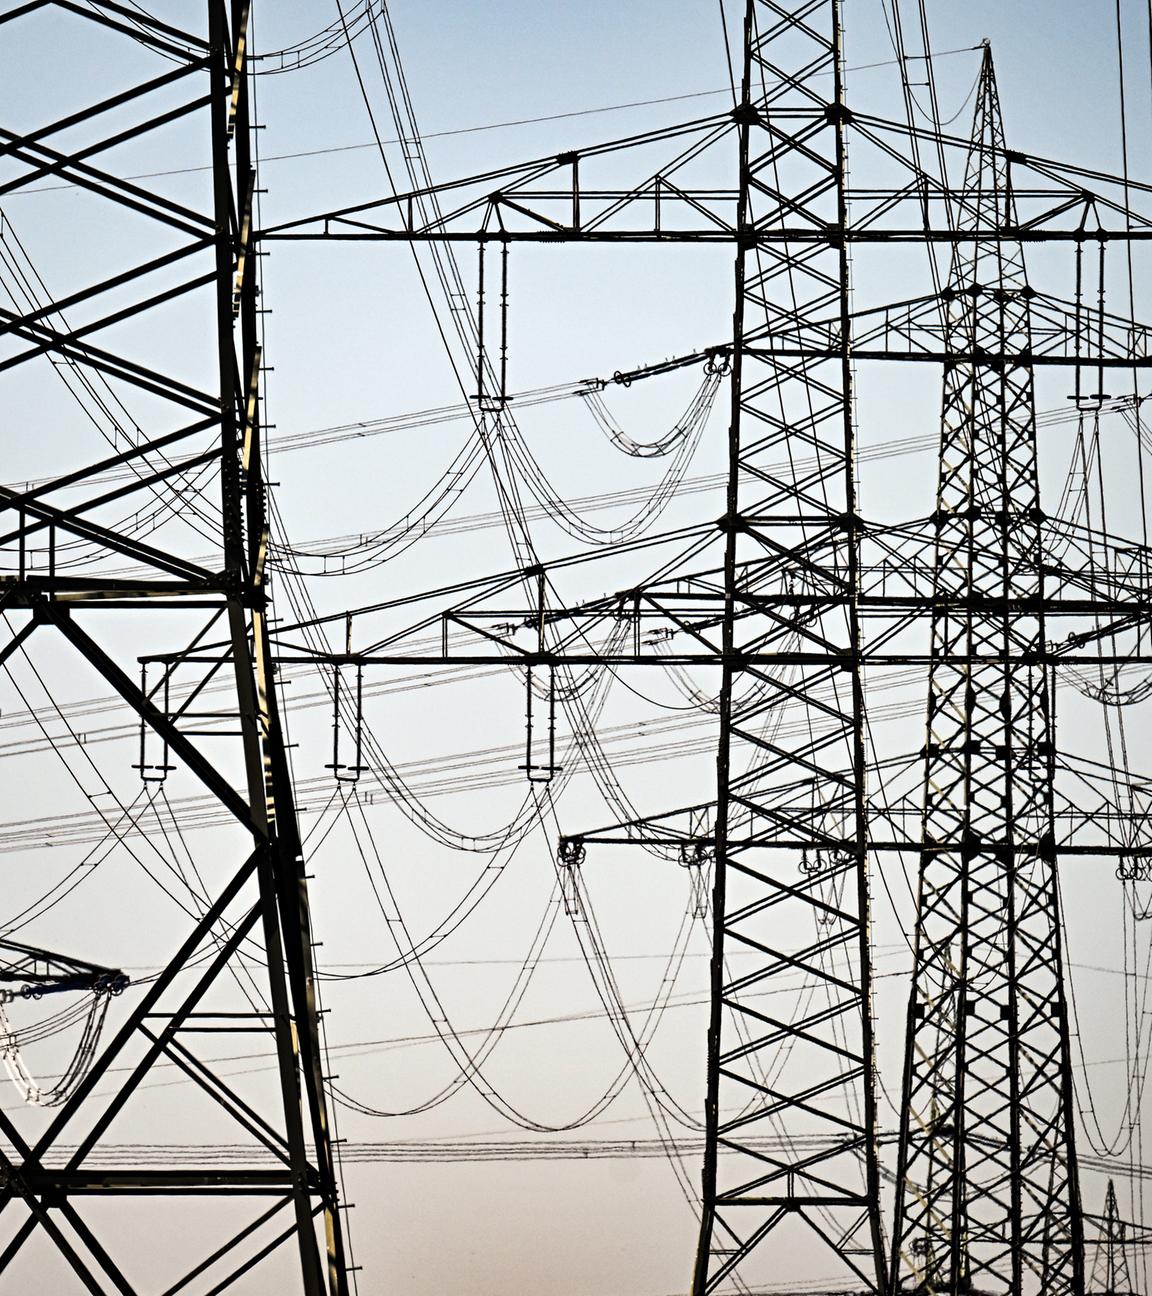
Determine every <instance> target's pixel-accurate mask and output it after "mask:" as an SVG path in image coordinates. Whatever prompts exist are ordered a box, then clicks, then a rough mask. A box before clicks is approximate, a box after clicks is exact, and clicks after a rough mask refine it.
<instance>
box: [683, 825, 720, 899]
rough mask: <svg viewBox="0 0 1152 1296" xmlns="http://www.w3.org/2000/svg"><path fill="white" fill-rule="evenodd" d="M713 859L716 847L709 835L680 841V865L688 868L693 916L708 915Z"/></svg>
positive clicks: (714, 859)
mask: <svg viewBox="0 0 1152 1296" xmlns="http://www.w3.org/2000/svg"><path fill="white" fill-rule="evenodd" d="M715 861H716V848H715V844H714V842H713V841H712V839H711V838H710V837H707V838H698V839H697V840H696V841H686V842H681V843H680V867H681V868H684V869H687V870H688V883H689V886H690V887H691V889H692V916H693V917H694V918H707V917H708V900H709V896H710V893H711V889H712V888H711V869H712V865H713V864H714V863H715Z"/></svg>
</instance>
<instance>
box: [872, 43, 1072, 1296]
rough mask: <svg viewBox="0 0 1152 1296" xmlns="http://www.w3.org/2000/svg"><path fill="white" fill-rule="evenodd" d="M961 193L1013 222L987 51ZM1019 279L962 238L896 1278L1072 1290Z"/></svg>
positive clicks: (948, 375) (976, 218)
mask: <svg viewBox="0 0 1152 1296" xmlns="http://www.w3.org/2000/svg"><path fill="white" fill-rule="evenodd" d="M958 205H959V212H960V214H959V219H958V222H957V224H958V228H959V229H960V230H962V231H969V232H971V231H975V230H981V229H999V230H1010V229H1012V228H1014V227H1015V226H1016V225H1017V223H1018V222H1017V215H1016V211H1015V206H1014V203H1013V199H1012V191H1011V186H1010V184H1009V175H1008V163H1007V154H1006V149H1005V144H1004V132H1003V126H1002V123H1001V119H1000V101H999V97H998V94H997V90H996V78H995V73H994V71H993V65H992V54H991V50H990V49H985V52H984V62H983V67H982V69H981V73H980V80H979V85H978V88H977V92H976V117H975V127H974V134H973V140H972V146H971V151H970V153H969V156H968V162H967V167H966V174H965V177H964V183H963V189H962V191H961V193H960V194H959V204H958ZM1033 295H1034V294H1033V292H1032V289H1031V288H1030V287H1029V285H1028V278H1027V274H1026V271H1025V265H1024V253H1023V249H1022V247H1021V245H1020V244H1019V242H1017V241H1015V240H1013V239H1011V238H1006V239H1001V240H998V241H997V242H995V243H979V242H977V243H960V244H957V246H956V251H955V253H954V256H953V260H952V272H951V276H950V279H949V282H948V286H947V290H946V292H945V294H944V296H945V308H944V309H945V317H944V324H943V333H944V343H945V347H946V349H947V350H948V351H950V352H952V353H954V354H955V355H956V356H957V357H965V358H964V359H959V358H958V359H956V360H946V361H945V363H944V408H943V420H942V431H941V438H940V483H939V490H938V493H937V500H936V514H935V518H934V525H935V529H936V538H935V556H934V563H933V571H932V611H931V625H932V652H931V662H930V666H929V695H928V737H927V745H926V747H925V772H924V840H923V847H922V853H921V863H920V882H919V896H918V900H917V914H916V936H915V972H914V977H913V985H912V991H911V1000H910V1005H909V1013H908V1042H907V1049H906V1071H905V1077H904V1093H903V1102H902V1104H901V1115H902V1124H901V1130H900V1168H899V1172H898V1173H899V1196H898V1201H897V1213H896V1228H895V1236H894V1274H893V1289H894V1290H901V1289H909V1290H913V1291H934V1292H962V1291H969V1290H972V1289H973V1288H976V1289H979V1290H988V1291H1006V1292H1013V1293H1022V1292H1024V1291H1026V1290H1030V1289H1031V1287H1030V1284H1032V1283H1037V1284H1038V1285H1039V1290H1040V1291H1043V1292H1045V1293H1057V1292H1065V1291H1081V1290H1083V1282H1084V1277H1083V1230H1082V1224H1081V1220H1080V1199H1079V1188H1078V1184H1077V1175H1076V1156H1075V1148H1074V1138H1073V1117H1072V1113H1073V1112H1074V1110H1075V1108H1074V1105H1073V1102H1072V1070H1071V1058H1070V1056H1069V1037H1068V1011H1067V1007H1066V1004H1065V1002H1064V980H1063V967H1062V954H1061V940H1062V937H1061V927H1060V920H1059V895H1058V890H1057V879H1056V825H1055V821H1054V814H1055V803H1054V795H1055V794H1054V785H1055V745H1054V744H1055V734H1054V731H1053V723H1052V715H1051V698H1050V690H1049V672H1048V670H1047V669H1046V667H1045V666H1044V664H1043V661H1042V656H1043V651H1044V647H1045V642H1046V629H1045V627H1046V618H1045V611H1044V600H1045V575H1044V560H1043V554H1044V550H1045V543H1044V539H1043V537H1042V535H1041V521H1042V518H1043V514H1042V512H1041V507H1040V489H1039V481H1038V477H1037V467H1036V407H1035V397H1034V391H1033V374H1032V368H1031V366H1030V365H1029V364H1027V363H1026V362H1021V361H1013V360H1011V359H1008V358H1007V357H1011V356H1013V355H1017V356H1018V355H1021V354H1024V353H1027V352H1028V351H1029V350H1030V349H1031V338H1032V320H1031V311H1030V302H1031V299H1032V297H1033ZM973 356H988V357H989V360H987V361H982V360H971V359H968V358H967V357H973Z"/></svg>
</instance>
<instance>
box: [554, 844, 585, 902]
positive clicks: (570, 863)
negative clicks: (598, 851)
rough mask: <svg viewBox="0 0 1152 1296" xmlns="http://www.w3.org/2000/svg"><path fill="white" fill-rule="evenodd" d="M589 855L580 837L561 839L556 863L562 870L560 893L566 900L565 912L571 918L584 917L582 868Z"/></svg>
mask: <svg viewBox="0 0 1152 1296" xmlns="http://www.w3.org/2000/svg"><path fill="white" fill-rule="evenodd" d="M587 854H588V852H587V849H586V847H585V845H584V843H583V841H581V840H580V838H579V837H561V838H560V846H559V849H558V851H557V853H556V863H557V864H558V865H559V868H560V893H561V895H562V897H563V899H564V912H565V914H567V916H568V917H569V918H583V917H584V906H583V905H582V904H581V902H580V867H581V865H582V864H583V863H584V860H585V858H586V857H587Z"/></svg>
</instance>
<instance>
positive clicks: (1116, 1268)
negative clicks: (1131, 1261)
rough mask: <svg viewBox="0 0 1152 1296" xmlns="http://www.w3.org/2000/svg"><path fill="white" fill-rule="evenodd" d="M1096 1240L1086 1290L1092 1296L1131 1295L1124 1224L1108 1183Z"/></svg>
mask: <svg viewBox="0 0 1152 1296" xmlns="http://www.w3.org/2000/svg"><path fill="white" fill-rule="evenodd" d="M1098 1223H1099V1224H1100V1237H1099V1239H1098V1240H1097V1242H1096V1255H1095V1257H1094V1259H1093V1262H1092V1275H1091V1278H1090V1280H1089V1283H1088V1291H1089V1292H1091V1293H1092V1296H1132V1275H1131V1272H1130V1269H1129V1265H1128V1246H1129V1238H1128V1225H1127V1224H1126V1223H1125V1221H1124V1220H1123V1219H1122V1218H1121V1215H1120V1207H1119V1206H1118V1205H1117V1203H1116V1187H1115V1185H1114V1184H1113V1182H1112V1180H1111V1179H1109V1180H1108V1192H1107V1194H1106V1196H1105V1198H1104V1216H1103V1218H1102V1219H1100V1220H1099V1221H1098Z"/></svg>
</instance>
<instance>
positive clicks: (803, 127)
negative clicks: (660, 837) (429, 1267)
mask: <svg viewBox="0 0 1152 1296" xmlns="http://www.w3.org/2000/svg"><path fill="white" fill-rule="evenodd" d="M745 22H746V25H745V37H744V42H743V48H744V67H743V79H742V92H741V102H740V106H739V109H738V113H737V120H738V123H739V148H740V174H739V188H738V194H739V197H738V205H737V213H736V237H737V247H736V284H735V296H736V310H735V317H734V324H733V334H734V336H733V344H732V414H731V422H730V425H729V465H730V469H729V479H728V503H727V513H726V516H725V518H724V526H725V529H726V532H727V538H726V546H725V557H724V591H725V593H724V602H723V623H722V643H721V646H720V652H721V659H722V663H723V664H722V676H721V678H722V684H721V690H720V734H719V752H718V763H717V801H716V811H715V824H714V849H715V861H716V880H715V887H714V894H713V921H714V930H713V962H712V1016H711V1022H710V1026H709V1032H708V1084H707V1097H706V1101H705V1115H706V1120H707V1136H708V1139H707V1147H708V1151H707V1153H706V1157H705V1164H704V1176H703V1216H702V1223H701V1233H700V1241H699V1247H698V1252H697V1260H696V1272H695V1278H694V1283H693V1290H694V1291H695V1292H697V1293H699V1294H703V1293H705V1292H709V1291H712V1290H714V1289H715V1288H717V1287H718V1286H720V1285H721V1284H722V1283H725V1282H726V1281H727V1280H729V1279H730V1277H731V1276H732V1275H734V1274H739V1273H740V1271H741V1269H742V1267H744V1266H746V1263H747V1260H748V1257H749V1256H750V1255H751V1253H752V1252H753V1251H754V1250H756V1249H757V1248H759V1247H761V1245H762V1244H765V1243H766V1241H770V1240H771V1241H773V1242H774V1245H773V1246H772V1247H771V1248H770V1249H772V1250H778V1249H779V1247H780V1246H804V1245H814V1246H817V1247H820V1246H823V1247H827V1248H829V1249H830V1250H831V1251H832V1252H833V1253H834V1254H835V1255H836V1256H837V1257H838V1259H839V1260H840V1261H841V1262H842V1263H843V1264H844V1265H845V1266H846V1269H845V1272H851V1273H853V1274H854V1275H855V1280H856V1281H858V1282H861V1283H863V1284H865V1285H866V1286H867V1287H868V1288H869V1289H872V1288H873V1287H875V1288H877V1289H879V1288H880V1287H881V1286H882V1282H883V1279H882V1277H881V1273H880V1268H881V1266H880V1265H879V1263H878V1262H879V1260H880V1257H881V1256H882V1255H883V1240H882V1234H881V1224H880V1209H879V1177H878V1176H879V1172H878V1164H877V1149H876V1142H875V1093H874V1084H875V1078H874V1074H873V1040H872V1018H871V984H870V971H869V966H870V961H869V954H868V932H869V914H868V909H869V895H868V882H867V858H866V849H867V848H866V841H867V808H866V800H865V758H864V731H863V725H864V706H863V692H862V677H861V652H860V625H859V617H858V607H857V601H858V594H859V563H860V551H859V531H858V524H859V512H858V506H857V498H856V478H855V426H854V422H853V394H852V371H851V336H852V326H851V321H850V314H851V305H850V283H849V268H848V248H847V242H846V240H845V238H844V236H843V235H844V231H845V228H846V225H847V197H846V186H847V158H846V145H845V128H846V124H847V121H848V119H849V113H848V110H847V108H846V106H845V104H844V92H843V84H842V80H841V55H840V40H839V36H840V12H839V5H838V4H837V3H835V2H833V3H830V4H803V5H794V4H788V5H779V4H775V3H751V4H749V6H748V9H747V15H746V20H745ZM819 78H824V79H825V83H826V84H824V85H822V84H821V81H820V80H819ZM829 83H830V84H829ZM784 230H788V231H789V232H790V234H791V235H792V237H791V238H789V237H787V236H785V237H783V238H780V237H778V235H779V234H781V233H782V232H783V231H784ZM828 317H831V318H833V319H835V320H837V322H838V326H839V327H838V337H837V339H836V345H835V346H834V348H829V350H828V352H826V353H824V354H820V353H810V354H809V355H805V356H797V357H795V358H791V359H789V360H787V361H785V362H781V361H780V360H779V359H778V358H777V356H776V355H775V354H774V347H773V345H772V344H771V343H768V344H767V345H765V344H764V342H763V341H762V339H764V338H766V337H767V338H773V339H774V338H779V337H788V336H794V335H796V334H798V333H800V332H802V330H803V329H804V327H805V325H806V324H808V323H810V322H811V321H814V320H817V319H821V318H828ZM799 454H802V455H803V456H804V458H805V459H806V460H809V461H811V462H812V464H813V466H812V467H811V468H810V470H809V471H808V472H807V473H805V474H803V475H801V474H787V473H785V474H781V473H780V472H779V471H778V469H776V468H774V467H772V465H776V464H779V463H780V462H782V461H787V459H788V458H789V456H792V455H799ZM751 654H765V655H767V656H769V657H771V656H775V655H779V657H780V660H779V663H778V664H767V663H765V664H762V665H755V664H752V663H751V662H750V661H749V660H748V658H749V655H751ZM788 702H792V703H798V704H799V705H801V706H803V707H805V708H806V709H807V712H808V714H809V716H810V717H811V721H812V723H811V725H810V727H809V730H808V732H807V734H806V735H805V737H804V740H803V741H801V742H798V743H797V742H781V741H779V740H778V739H777V738H776V737H775V733H774V731H773V726H772V721H773V718H774V717H775V716H776V715H778V714H779V711H780V709H781V707H782V706H784V705H787V704H788ZM817 857H818V858H819V859H820V862H821V864H822V865H823V867H820V868H813V869H812V870H811V871H810V872H807V873H805V872H804V871H803V865H804V864H805V863H808V864H812V863H814V862H815V860H816V859H817ZM809 932H810V933H811V938H810V940H809V941H808V943H806V944H804V943H803V941H802V948H801V949H800V950H798V951H794V952H791V953H789V954H788V955H784V949H785V948H786V943H787V942H788V941H790V940H795V938H796V934H798V933H809ZM734 950H743V951H745V952H753V953H756V954H758V955H759V956H760V957H759V958H758V959H757V960H755V962H754V968H753V970H751V971H747V970H743V969H742V973H741V975H739V976H736V975H733V973H732V972H731V971H730V969H729V966H728V963H727V960H726V955H727V954H728V952H729V951H734ZM846 965H847V966H850V967H851V969H852V971H851V972H847V971H846ZM783 966H790V967H791V968H793V969H799V970H802V971H803V972H804V973H805V974H806V975H807V976H809V977H810V978H811V979H812V982H813V984H814V985H815V986H817V987H818V990H817V992H816V993H814V994H813V995H812V996H811V998H809V999H807V1000H806V1001H803V1002H801V1003H797V1004H794V1005H792V1006H791V1007H790V1009H789V1010H787V1012H786V1014H785V1015H784V1016H782V1017H780V1018H777V1017H776V1014H775V1013H773V1014H772V1015H770V1016H769V1015H765V1010H764V1009H763V1008H762V1007H761V1006H760V1005H759V1004H758V1003H757V1002H756V991H757V990H758V989H760V988H761V987H762V985H763V982H764V979H765V978H766V977H769V976H771V975H772V974H773V973H774V972H775V971H777V970H779V969H780V968H782V967H783ZM785 1041H786V1042H787V1049H786V1052H784V1054H783V1056H784V1057H786V1059H787V1060H786V1061H785V1062H784V1063H783V1064H782V1065H781V1066H779V1067H778V1068H777V1069H776V1070H775V1072H774V1073H769V1074H766V1073H765V1066H764V1063H765V1056H766V1053H767V1052H768V1051H769V1050H772V1049H773V1048H774V1046H783V1045H784V1043H785ZM765 1128H779V1129H783V1130H786V1131H787V1132H788V1133H789V1134H791V1135H809V1136H813V1137H814V1138H815V1139H817V1140H819V1139H821V1138H823V1139H825V1140H827V1141H826V1142H825V1145H824V1147H823V1148H822V1149H820V1150H816V1151H813V1150H811V1147H810V1146H809V1147H808V1148H807V1149H806V1150H804V1151H800V1150H799V1146H798V1148H797V1150H796V1151H794V1152H792V1153H791V1154H789V1153H786V1152H785V1153H779V1154H775V1155H772V1156H769V1155H766V1154H765V1153H764V1151H763V1150H762V1149H759V1148H756V1147H755V1135H756V1134H757V1133H760V1132H762V1131H763V1130H764V1129H765ZM721 1152H723V1153H724V1154H725V1155H724V1156H723V1157H721V1156H720V1155H719V1154H720V1153H721ZM798 1223H799V1224H800V1225H802V1227H801V1228H800V1229H797V1227H796V1226H797V1224H798ZM777 1231H782V1232H783V1235H784V1236H785V1237H786V1238H787V1239H788V1240H787V1242H784V1241H779V1242H775V1241H774V1239H772V1235H773V1234H774V1233H776V1232H777Z"/></svg>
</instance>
